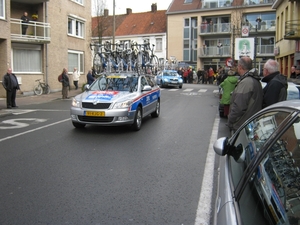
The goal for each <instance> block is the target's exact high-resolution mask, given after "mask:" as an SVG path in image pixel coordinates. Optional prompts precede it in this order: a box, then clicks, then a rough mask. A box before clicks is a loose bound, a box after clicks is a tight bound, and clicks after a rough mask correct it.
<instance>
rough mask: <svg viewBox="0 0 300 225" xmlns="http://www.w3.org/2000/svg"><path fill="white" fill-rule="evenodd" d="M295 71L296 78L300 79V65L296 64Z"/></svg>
mask: <svg viewBox="0 0 300 225" xmlns="http://www.w3.org/2000/svg"><path fill="white" fill-rule="evenodd" d="M295 73H296V79H300V65H299V66H296V70H295Z"/></svg>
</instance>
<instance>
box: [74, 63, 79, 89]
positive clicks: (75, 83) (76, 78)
mask: <svg viewBox="0 0 300 225" xmlns="http://www.w3.org/2000/svg"><path fill="white" fill-rule="evenodd" d="M79 77H80V73H79V72H78V71H77V68H76V67H75V68H74V71H73V84H74V86H75V90H77V89H78V81H79Z"/></svg>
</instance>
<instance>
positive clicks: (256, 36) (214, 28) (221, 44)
mask: <svg viewBox="0 0 300 225" xmlns="http://www.w3.org/2000/svg"><path fill="white" fill-rule="evenodd" d="M167 28H168V29H167V34H168V39H167V43H168V45H167V52H168V55H167V57H170V56H174V57H176V58H177V59H178V60H179V61H181V62H185V63H187V64H189V65H193V66H194V67H195V68H204V69H208V68H209V67H213V68H214V69H215V70H216V69H217V68H218V66H224V65H229V64H231V63H232V62H235V61H236V60H237V59H238V58H239V56H240V53H242V52H243V51H242V50H239V49H242V48H243V47H242V46H241V43H244V44H245V43H247V44H249V46H248V47H250V46H251V50H250V51H252V52H251V53H252V54H250V55H249V56H250V57H252V58H253V60H254V66H255V67H257V68H258V69H259V70H261V69H262V66H263V64H264V62H265V61H266V60H267V59H269V58H272V59H274V58H275V56H274V47H275V29H276V11H275V9H273V8H272V0H174V1H173V2H172V3H171V5H170V7H169V9H168V10H167ZM242 38H245V39H242ZM251 40H252V41H251ZM247 51H248V50H247ZM247 51H246V52H247ZM250 51H249V52H250ZM246 52H245V54H246V55H247V53H246Z"/></svg>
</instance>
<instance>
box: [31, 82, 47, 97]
mask: <svg viewBox="0 0 300 225" xmlns="http://www.w3.org/2000/svg"><path fill="white" fill-rule="evenodd" d="M35 81H36V82H39V83H38V85H36V86H34V88H33V92H34V93H35V94H36V95H41V94H50V86H49V84H46V83H45V82H42V81H41V79H38V80H35Z"/></svg>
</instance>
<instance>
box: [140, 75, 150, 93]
mask: <svg viewBox="0 0 300 225" xmlns="http://www.w3.org/2000/svg"><path fill="white" fill-rule="evenodd" d="M145 85H148V83H147V80H146V78H145V77H142V78H141V89H142V90H143V89H144V86H145Z"/></svg>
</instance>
